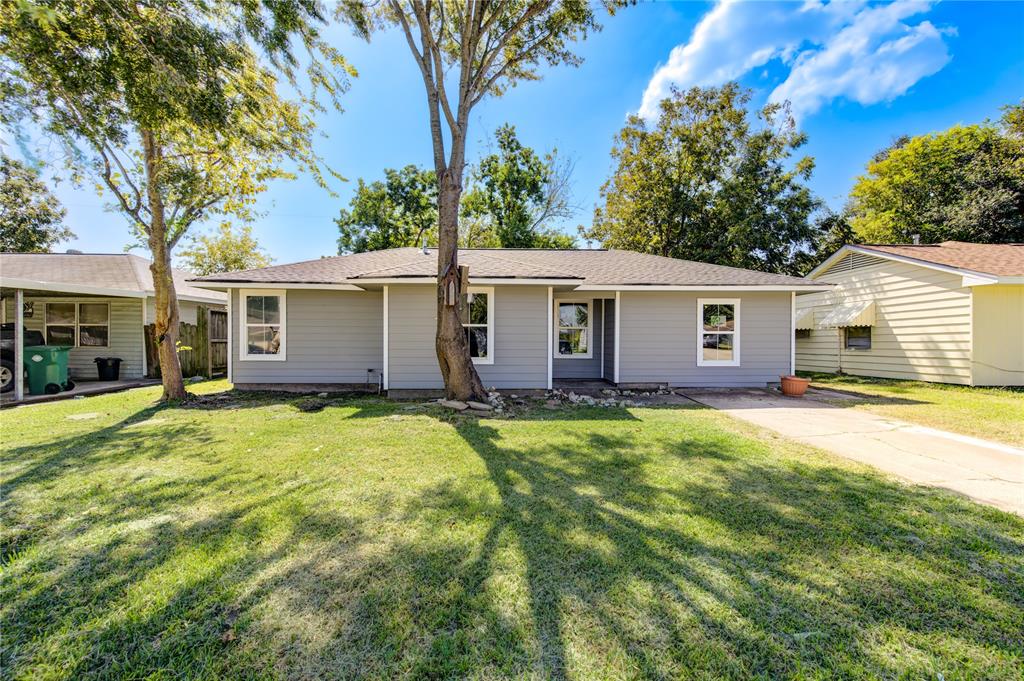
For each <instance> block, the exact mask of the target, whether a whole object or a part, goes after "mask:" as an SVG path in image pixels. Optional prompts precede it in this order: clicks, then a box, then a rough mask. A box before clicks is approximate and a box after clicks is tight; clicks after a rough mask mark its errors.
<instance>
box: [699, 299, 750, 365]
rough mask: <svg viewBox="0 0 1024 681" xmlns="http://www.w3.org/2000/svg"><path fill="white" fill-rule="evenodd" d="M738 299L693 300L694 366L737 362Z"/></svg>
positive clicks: (738, 359) (738, 338) (738, 350)
mask: <svg viewBox="0 0 1024 681" xmlns="http://www.w3.org/2000/svg"><path fill="white" fill-rule="evenodd" d="M739 364H740V301H739V299H738V298H700V299H698V300H697V366H739Z"/></svg>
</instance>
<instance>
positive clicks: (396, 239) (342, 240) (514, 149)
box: [335, 124, 577, 253]
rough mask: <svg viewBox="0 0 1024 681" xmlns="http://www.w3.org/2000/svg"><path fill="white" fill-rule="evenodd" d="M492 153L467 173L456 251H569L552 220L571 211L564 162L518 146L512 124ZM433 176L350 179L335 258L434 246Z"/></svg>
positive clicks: (387, 174) (410, 171)
mask: <svg viewBox="0 0 1024 681" xmlns="http://www.w3.org/2000/svg"><path fill="white" fill-rule="evenodd" d="M494 140H495V144H496V150H495V151H494V152H493V153H490V154H487V155H486V156H484V157H483V158H482V159H481V160H480V161H479V163H477V164H476V165H474V166H472V167H471V168H470V169H469V172H468V179H469V183H468V184H469V187H468V188H467V189H466V190H465V191H463V193H462V196H461V200H460V204H459V235H458V236H459V245H460V246H461V247H463V248H494V247H500V248H572V247H574V246H575V245H576V238H575V236H573V235H571V234H567V233H565V232H563V231H561V230H559V229H558V226H557V224H556V223H557V222H558V221H560V220H565V219H568V218H571V217H572V216H573V215H574V214H575V213H576V211H577V208H576V207H575V206H574V205H573V204H572V186H571V185H572V171H573V166H572V163H571V161H569V160H567V159H563V158H561V157H560V156H559V155H558V152H557V150H553V151H551V152H549V153H547V154H544V155H543V156H541V155H540V154H538V153H537V152H536V151H534V150H533V149H532V148H530V147H528V146H525V145H524V144H523V143H522V142H520V141H519V137H518V135H517V134H516V129H515V127H514V126H512V125H508V124H506V125H503V126H501V127H500V128H498V129H497V130H496V131H495V133H494ZM437 218H438V210H437V178H436V176H435V173H434V171H433V170H427V169H424V168H420V167H419V166H416V165H407V166H405V167H404V168H400V169H395V168H386V169H385V170H384V179H383V180H374V181H372V182H366V181H364V180H362V179H360V180H359V181H358V185H357V187H356V191H355V194H354V195H353V197H352V200H351V201H350V202H349V206H348V208H346V209H342V211H341V214H340V215H339V216H338V217H337V218H336V219H335V222H336V223H337V225H338V231H339V237H338V252H339V253H361V252H364V251H376V250H381V249H385V248H401V247H404V246H419V245H421V244H422V243H423V241H424V239H425V240H426V242H427V243H428V244H429V245H432V246H433V245H436V244H437V238H438V233H437Z"/></svg>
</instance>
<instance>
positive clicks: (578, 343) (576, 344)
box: [555, 300, 593, 359]
mask: <svg viewBox="0 0 1024 681" xmlns="http://www.w3.org/2000/svg"><path fill="white" fill-rule="evenodd" d="M591 306H592V302H591V301H589V300H582V301H577V300H559V301H556V305H555V308H556V309H555V314H556V322H557V329H556V333H557V334H558V337H557V338H556V339H555V340H556V341H557V342H556V343H555V357H556V358H561V359H573V358H580V359H584V358H588V357H593V348H592V347H591V345H592V344H591V337H592V335H593V333H592V331H593V314H592V312H593V308H592V307H591Z"/></svg>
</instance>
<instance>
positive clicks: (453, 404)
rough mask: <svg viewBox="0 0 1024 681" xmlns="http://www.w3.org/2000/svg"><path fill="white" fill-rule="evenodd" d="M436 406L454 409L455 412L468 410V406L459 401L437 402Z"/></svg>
mask: <svg viewBox="0 0 1024 681" xmlns="http://www.w3.org/2000/svg"><path fill="white" fill-rule="evenodd" d="M438 404H440V405H441V406H442V407H447V408H449V409H455V410H456V411H465V410H466V409H469V405H468V404H466V403H465V402H463V401H461V400H440V401H438Z"/></svg>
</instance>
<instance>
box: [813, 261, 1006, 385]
mask: <svg viewBox="0 0 1024 681" xmlns="http://www.w3.org/2000/svg"><path fill="white" fill-rule="evenodd" d="M807 278H808V279H813V280H815V281H818V282H822V283H829V284H835V286H834V288H833V289H832V290H831V291H828V292H822V293H809V294H804V295H799V296H796V302H795V305H796V311H795V318H796V321H795V323H794V328H795V329H796V330H795V333H796V368H797V369H798V370H800V371H823V372H832V373H834V372H836V371H842V372H843V373H847V374H852V375H856V376H879V377H884V378H906V379H914V380H920V381H936V382H941V383H960V384H963V385H1024V244H973V243H964V242H960V241H946V242H943V243H941V244H929V245H899V246H879V245H858V246H843V248H841V249H840V250H839V251H837V252H836V253H835V254H834V255H832V257H830V258H829V259H828V260H826V261H825V262H823V263H822V264H821V265H819V266H818V267H817V268H815V269H814V270H813V271H812V272H811V273H810V274H808V275H807Z"/></svg>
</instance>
